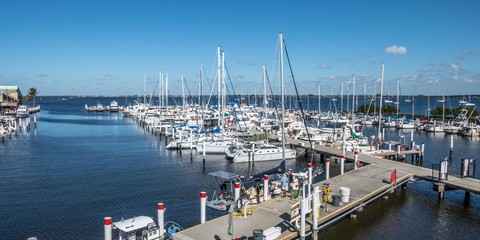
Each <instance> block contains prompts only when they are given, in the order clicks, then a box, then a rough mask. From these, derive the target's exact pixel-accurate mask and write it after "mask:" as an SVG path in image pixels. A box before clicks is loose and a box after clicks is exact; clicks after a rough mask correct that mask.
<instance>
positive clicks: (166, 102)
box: [165, 73, 168, 109]
mask: <svg viewBox="0 0 480 240" xmlns="http://www.w3.org/2000/svg"><path fill="white" fill-rule="evenodd" d="M165 107H166V108H167V109H168V73H167V77H165Z"/></svg>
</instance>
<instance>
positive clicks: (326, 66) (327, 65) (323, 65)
mask: <svg viewBox="0 0 480 240" xmlns="http://www.w3.org/2000/svg"><path fill="white" fill-rule="evenodd" d="M317 67H318V68H332V65H329V64H320V65H317Z"/></svg>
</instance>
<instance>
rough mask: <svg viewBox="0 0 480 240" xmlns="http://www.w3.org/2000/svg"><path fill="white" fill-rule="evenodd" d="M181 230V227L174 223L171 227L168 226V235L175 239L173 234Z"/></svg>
mask: <svg viewBox="0 0 480 240" xmlns="http://www.w3.org/2000/svg"><path fill="white" fill-rule="evenodd" d="M178 231H180V228H179V227H177V226H175V224H172V225H171V226H170V227H169V228H168V237H170V239H173V236H172V235H173V234H174V233H176V232H178Z"/></svg>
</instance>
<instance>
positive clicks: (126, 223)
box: [113, 216, 155, 232]
mask: <svg viewBox="0 0 480 240" xmlns="http://www.w3.org/2000/svg"><path fill="white" fill-rule="evenodd" d="M151 223H153V224H155V222H154V221H153V219H152V218H150V217H146V216H138V217H134V218H129V219H125V220H122V221H119V222H115V223H113V225H114V226H115V227H116V228H117V229H119V230H120V231H122V232H131V231H135V230H138V229H142V228H146V227H148V225H149V224H151Z"/></svg>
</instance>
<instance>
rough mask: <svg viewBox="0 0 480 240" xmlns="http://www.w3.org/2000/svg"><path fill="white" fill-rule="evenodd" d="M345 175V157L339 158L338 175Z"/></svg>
mask: <svg viewBox="0 0 480 240" xmlns="http://www.w3.org/2000/svg"><path fill="white" fill-rule="evenodd" d="M344 173H345V156H344V155H342V156H340V175H343V174H344Z"/></svg>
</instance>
